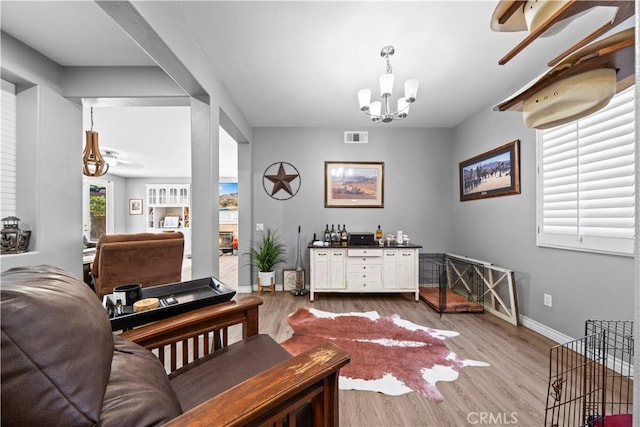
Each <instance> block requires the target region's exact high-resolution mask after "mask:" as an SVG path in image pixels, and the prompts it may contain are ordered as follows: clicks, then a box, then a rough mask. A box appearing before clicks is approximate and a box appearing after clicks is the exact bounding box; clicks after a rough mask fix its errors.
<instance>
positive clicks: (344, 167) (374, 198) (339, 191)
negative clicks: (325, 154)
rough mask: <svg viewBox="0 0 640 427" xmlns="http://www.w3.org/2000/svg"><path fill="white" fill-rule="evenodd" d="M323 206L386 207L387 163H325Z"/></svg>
mask: <svg viewBox="0 0 640 427" xmlns="http://www.w3.org/2000/svg"><path fill="white" fill-rule="evenodd" d="M324 206H325V207H326V208H382V207H384V162H324Z"/></svg>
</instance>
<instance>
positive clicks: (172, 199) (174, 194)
mask: <svg viewBox="0 0 640 427" xmlns="http://www.w3.org/2000/svg"><path fill="white" fill-rule="evenodd" d="M168 190H169V202H168V204H169V205H177V204H178V189H177V188H176V187H169V188H168Z"/></svg>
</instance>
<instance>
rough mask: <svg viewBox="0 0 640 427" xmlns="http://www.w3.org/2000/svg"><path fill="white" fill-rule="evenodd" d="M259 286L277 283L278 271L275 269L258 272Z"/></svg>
mask: <svg viewBox="0 0 640 427" xmlns="http://www.w3.org/2000/svg"><path fill="white" fill-rule="evenodd" d="M258 279H259V281H258V286H259V287H263V288H264V287H269V286H271V285H272V284H273V285H275V283H276V272H275V271H259V272H258Z"/></svg>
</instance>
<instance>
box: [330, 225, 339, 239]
mask: <svg viewBox="0 0 640 427" xmlns="http://www.w3.org/2000/svg"><path fill="white" fill-rule="evenodd" d="M337 236H338V235H337V234H336V229H335V227H334V226H333V224H331V240H330V243H333V242H335V241H336V237H337Z"/></svg>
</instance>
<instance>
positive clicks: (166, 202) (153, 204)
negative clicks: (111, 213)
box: [146, 184, 191, 255]
mask: <svg viewBox="0 0 640 427" xmlns="http://www.w3.org/2000/svg"><path fill="white" fill-rule="evenodd" d="M189 193H190V185H189V184H148V185H147V211H146V214H147V231H149V232H162V231H181V232H182V234H184V237H185V239H184V253H185V255H191V230H190V226H191V215H190V202H191V200H190V197H189Z"/></svg>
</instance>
